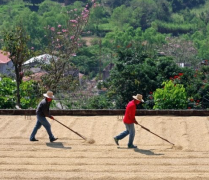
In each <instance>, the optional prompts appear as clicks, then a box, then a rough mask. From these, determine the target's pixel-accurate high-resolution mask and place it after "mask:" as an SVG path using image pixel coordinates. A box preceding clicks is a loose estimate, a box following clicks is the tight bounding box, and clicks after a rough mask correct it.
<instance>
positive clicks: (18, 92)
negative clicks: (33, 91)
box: [15, 65, 20, 107]
mask: <svg viewBox="0 0 209 180" xmlns="http://www.w3.org/2000/svg"><path fill="white" fill-rule="evenodd" d="M17 66H18V65H15V74H16V85H17V94H16V96H17V97H16V98H17V99H16V102H17V105H18V106H19V107H20V75H19V69H18V67H17Z"/></svg>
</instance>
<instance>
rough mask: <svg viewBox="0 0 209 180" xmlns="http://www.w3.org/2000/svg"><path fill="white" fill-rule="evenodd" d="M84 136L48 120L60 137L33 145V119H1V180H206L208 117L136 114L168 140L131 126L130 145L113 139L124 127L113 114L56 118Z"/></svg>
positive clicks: (44, 138)
mask: <svg viewBox="0 0 209 180" xmlns="http://www.w3.org/2000/svg"><path fill="white" fill-rule="evenodd" d="M56 119H57V120H58V121H60V122H62V123H63V124H65V125H67V126H68V127H70V128H72V129H73V130H74V131H76V132H78V133H80V134H81V135H83V136H85V137H86V138H92V139H94V140H95V143H94V144H89V143H87V142H86V141H84V140H83V139H82V138H80V137H79V136H78V135H76V134H75V133H73V132H71V131H70V130H69V129H67V128H65V127H63V126H62V125H60V124H59V123H57V122H56V121H53V120H49V122H50V123H51V126H52V132H53V134H54V136H55V137H58V138H59V139H58V140H57V141H55V142H54V143H50V142H49V140H48V135H47V133H46V131H45V129H44V128H43V127H42V128H41V129H39V131H38V133H37V136H36V138H37V139H38V140H39V141H37V142H30V141H29V136H30V134H31V132H32V129H33V127H34V125H35V122H36V117H35V116H31V117H25V116H3V115H1V116H0V179H1V180H7V179H16V180H24V179H41V180H49V179H50V180H53V179H56V180H58V179H62V180H64V179H71V180H128V179H130V180H145V179H146V180H159V179H163V180H179V179H183V180H185V179H188V180H203V179H204V180H206V179H207V180H208V179H209V119H208V117H206V116H203V117H194V116H193V117H192V116H191V117H188V116H187V117H185V116H184V117H180V116H137V120H138V122H139V123H140V124H142V125H143V126H145V127H146V128H148V129H149V130H150V131H152V132H154V133H156V134H157V135H159V136H161V137H163V138H164V139H166V140H168V141H170V142H171V143H174V144H175V145H176V146H175V147H172V145H171V144H169V143H168V142H167V141H165V140H162V139H160V138H159V137H156V136H155V135H153V134H151V133H150V132H147V131H145V130H144V129H142V128H141V127H140V126H135V128H136V136H135V141H134V144H135V145H137V146H138V148H137V149H128V148H127V142H128V138H127V137H126V138H124V139H123V140H121V141H119V143H120V147H117V145H116V144H115V142H114V140H113V137H114V136H115V135H118V134H119V133H121V132H122V131H123V130H125V126H124V124H123V123H122V121H121V117H118V116H57V117H56Z"/></svg>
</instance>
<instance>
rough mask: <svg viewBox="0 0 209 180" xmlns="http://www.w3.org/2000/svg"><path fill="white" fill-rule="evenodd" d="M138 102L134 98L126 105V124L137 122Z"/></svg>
mask: <svg viewBox="0 0 209 180" xmlns="http://www.w3.org/2000/svg"><path fill="white" fill-rule="evenodd" d="M135 113H136V104H135V103H134V100H132V101H130V102H129V103H128V105H127V106H126V112H125V116H124V118H123V122H124V123H126V124H132V123H134V122H135Z"/></svg>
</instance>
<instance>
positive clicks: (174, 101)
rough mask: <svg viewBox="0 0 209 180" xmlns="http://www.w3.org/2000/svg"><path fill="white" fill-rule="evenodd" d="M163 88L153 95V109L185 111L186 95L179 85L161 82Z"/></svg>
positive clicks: (182, 87)
mask: <svg viewBox="0 0 209 180" xmlns="http://www.w3.org/2000/svg"><path fill="white" fill-rule="evenodd" d="M162 85H164V87H163V88H161V89H156V91H155V92H154V93H153V97H154V102H155V105H154V107H153V109H186V108H187V93H186V91H185V88H184V86H183V85H181V84H174V83H173V82H172V81H166V82H163V84H162Z"/></svg>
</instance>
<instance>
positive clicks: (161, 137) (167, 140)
mask: <svg viewBox="0 0 209 180" xmlns="http://www.w3.org/2000/svg"><path fill="white" fill-rule="evenodd" d="M138 125H139V126H141V128H143V129H145V130H146V131H148V132H150V133H152V134H154V135H155V136H157V137H159V138H161V139H163V140H164V141H167V142H168V143H170V144H172V145H173V146H175V144H173V143H171V142H170V141H168V140H167V139H164V138H162V137H161V136H159V135H157V134H155V133H153V132H152V131H150V130H149V129H147V128H146V127H144V126H142V125H141V124H139V123H138Z"/></svg>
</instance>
